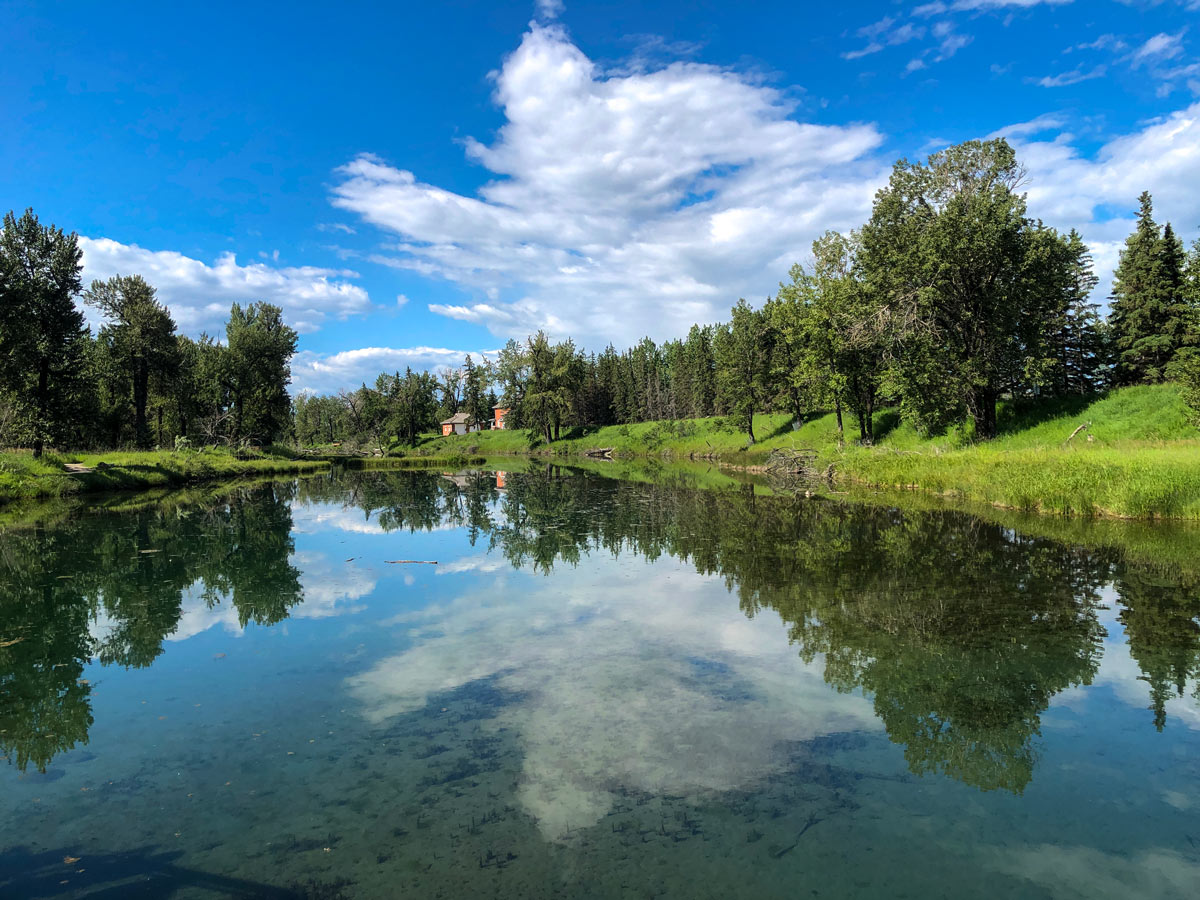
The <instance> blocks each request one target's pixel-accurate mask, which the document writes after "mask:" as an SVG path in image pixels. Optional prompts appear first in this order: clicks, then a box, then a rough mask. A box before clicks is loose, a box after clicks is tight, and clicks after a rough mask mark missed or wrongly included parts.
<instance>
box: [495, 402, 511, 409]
mask: <svg viewBox="0 0 1200 900" xmlns="http://www.w3.org/2000/svg"><path fill="white" fill-rule="evenodd" d="M492 409H508V407H507V406H505V405H504V404H503V403H497V404H496V405H495V406H493V407H492Z"/></svg>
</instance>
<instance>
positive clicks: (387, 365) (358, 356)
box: [292, 347, 497, 394]
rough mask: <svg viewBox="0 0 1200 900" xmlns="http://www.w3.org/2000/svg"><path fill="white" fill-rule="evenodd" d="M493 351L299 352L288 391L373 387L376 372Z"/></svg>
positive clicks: (432, 365)
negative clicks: (363, 385)
mask: <svg viewBox="0 0 1200 900" xmlns="http://www.w3.org/2000/svg"><path fill="white" fill-rule="evenodd" d="M496 352H497V351H495V350H450V349H447V348H445V347H362V348H360V349H357V350H343V351H341V352H339V353H331V354H325V353H316V352H314V351H312V350H301V351H300V352H299V353H297V354H296V355H295V356H294V357H292V390H293V391H294V392H296V393H317V394H328V393H336V392H337V391H339V390H341V389H342V388H355V387H358V386H359V385H360V384H363V383H367V384H373V383H374V381H375V378H376V377H377V376H378V375H379V373H380V372H403V371H404V370H405V369H406V368H408V367H410V366H411V367H412V368H413V369H416V370H421V369H438V368H442V367H445V366H460V365H462V362H463V359H465V358H466V355H467V354H468V353H470V354H471V356H472V358H474V359H475V360H476V361H478V360H479V359H481V358H483V357H494V356H495V354H496Z"/></svg>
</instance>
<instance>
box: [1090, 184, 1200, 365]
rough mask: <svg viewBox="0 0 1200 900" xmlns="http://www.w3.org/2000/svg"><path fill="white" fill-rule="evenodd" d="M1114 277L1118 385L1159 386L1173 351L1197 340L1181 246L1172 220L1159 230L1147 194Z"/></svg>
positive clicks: (1113, 323)
mask: <svg viewBox="0 0 1200 900" xmlns="http://www.w3.org/2000/svg"><path fill="white" fill-rule="evenodd" d="M1138 199H1139V202H1140V204H1141V208H1140V211H1139V212H1138V219H1137V225H1136V227H1135V228H1134V231H1133V233H1132V234H1131V235H1130V236H1129V237H1128V239H1126V241H1125V249H1124V250H1122V251H1121V261H1120V264H1119V265H1118V266H1117V270H1116V272H1115V273H1114V276H1113V292H1112V306H1111V311H1110V313H1109V329H1110V331H1111V335H1112V344H1113V349H1114V353H1115V356H1116V359H1115V363H1116V373H1115V374H1116V381H1117V383H1118V384H1139V383H1146V384H1155V383H1157V382H1160V381H1162V380H1163V379H1164V378H1166V377H1167V367H1168V366H1169V365H1170V364H1171V361H1172V360H1173V359H1174V358H1175V355H1176V354H1177V353H1178V352H1179V351H1180V350H1182V349H1183V348H1185V347H1188V346H1194V345H1195V344H1196V340H1197V335H1196V331H1197V322H1196V308H1195V306H1193V305H1192V304H1191V303H1189V302H1188V296H1187V291H1188V289H1187V284H1186V278H1185V273H1184V267H1185V259H1184V253H1183V244H1182V242H1181V241H1180V240H1179V238H1178V237H1177V236H1176V234H1175V232H1174V231H1173V230H1172V228H1171V226H1170V225H1169V224H1168V225H1167V227H1166V229H1165V230H1160V229H1159V227H1158V224H1157V223H1156V222H1155V221H1154V204H1153V201H1152V199H1151V197H1150V194H1149V193H1148V192H1145V193H1143V194H1142V195H1141V197H1139V198H1138Z"/></svg>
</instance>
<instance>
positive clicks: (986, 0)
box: [913, 0, 1071, 16]
mask: <svg viewBox="0 0 1200 900" xmlns="http://www.w3.org/2000/svg"><path fill="white" fill-rule="evenodd" d="M1070 2H1071V0H953V2H951V3H943V2H940V0H935V2H933V3H925V4H923V5H921V6H918V7H917V8H916V9H914V10H913V15H914V16H938V15H942V14H943V13H947V12H952V11H953V12H978V11H985V10H989V9H1029V8H1030V7H1033V6H1042V5H1046V6H1062V5H1064V4H1067V3H1070Z"/></svg>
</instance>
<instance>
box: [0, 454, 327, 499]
mask: <svg viewBox="0 0 1200 900" xmlns="http://www.w3.org/2000/svg"><path fill="white" fill-rule="evenodd" d="M71 464H76V465H82V466H84V467H86V468H88V469H91V471H87V472H71V471H69V470H68V468H67V467H68V465H71ZM328 466H329V463H328V462H327V461H325V460H318V459H302V458H297V457H295V456H293V455H292V454H291V453H290V452H288V451H285V450H280V449H277V448H267V449H265V450H263V451H259V452H257V453H255V454H254V455H253V456H250V457H248V458H238V457H236V456H234V455H232V454H230V453H225V452H221V451H216V450H205V451H191V450H188V451H181V452H171V451H144V452H137V451H120V452H108V453H46V454H45V455H43V457H42V458H41V459H34V458H33V456H32V454H29V453H22V452H9V453H0V503H5V502H11V501H13V500H27V499H33V498H41V497H50V498H53V497H68V496H71V495H73V494H78V493H92V492H99V491H122V490H147V489H150V488H166V487H177V486H180V485H185V484H194V483H197V482H201V481H211V480H214V479H226V478H242V477H245V476H258V475H270V474H276V473H291V472H312V471H316V470H318V469H324V468H327V467H328Z"/></svg>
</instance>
